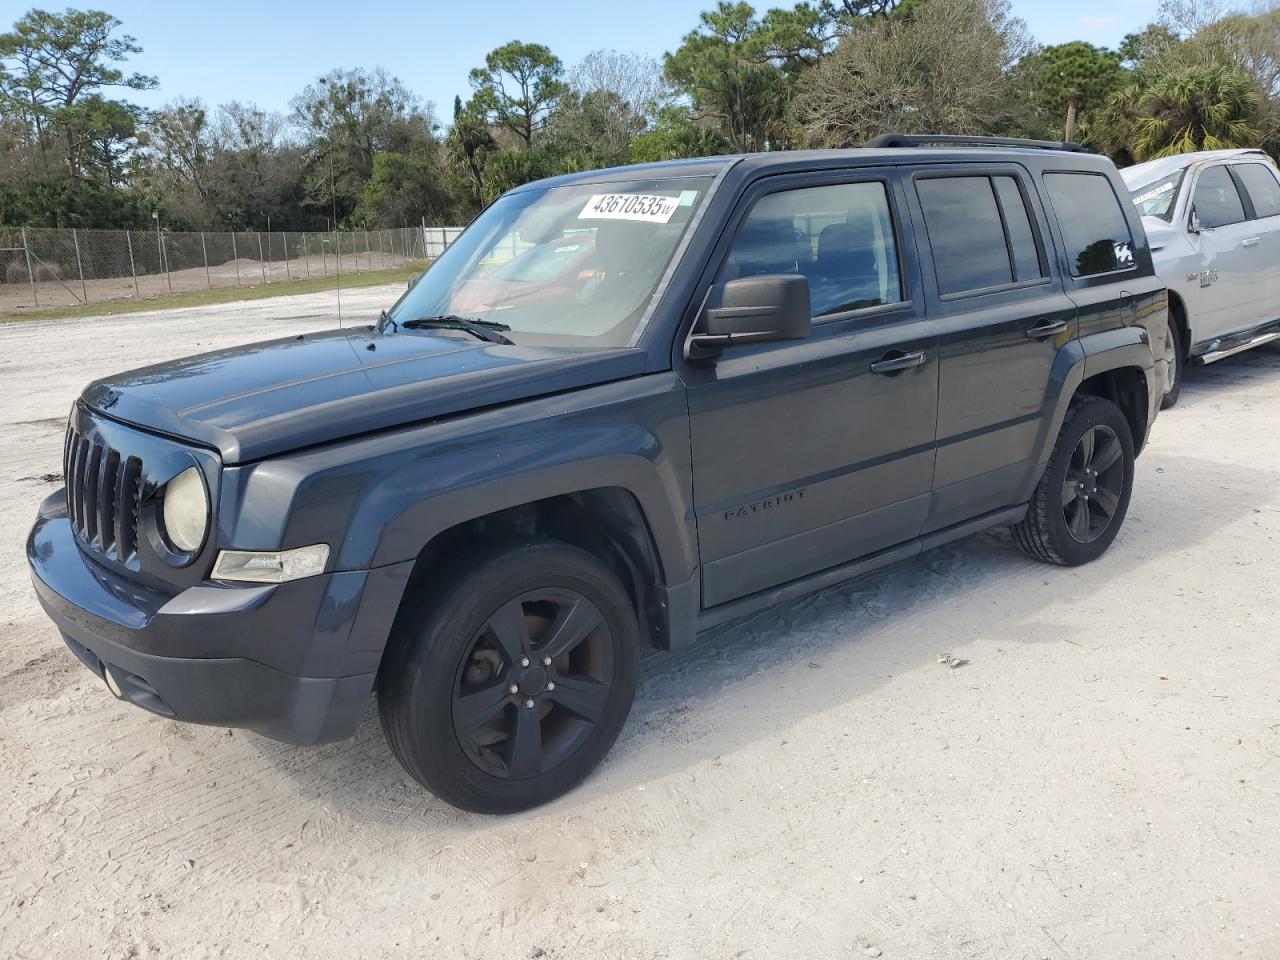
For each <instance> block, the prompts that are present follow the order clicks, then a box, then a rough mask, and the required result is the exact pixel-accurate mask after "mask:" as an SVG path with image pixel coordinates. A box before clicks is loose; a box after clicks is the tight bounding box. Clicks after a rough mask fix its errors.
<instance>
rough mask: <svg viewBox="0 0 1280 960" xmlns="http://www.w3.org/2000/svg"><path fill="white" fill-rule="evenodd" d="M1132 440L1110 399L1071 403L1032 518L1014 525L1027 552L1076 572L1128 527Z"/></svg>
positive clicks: (1032, 508)
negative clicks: (1126, 520)
mask: <svg viewBox="0 0 1280 960" xmlns="http://www.w3.org/2000/svg"><path fill="white" fill-rule="evenodd" d="M1133 461H1134V452H1133V434H1132V431H1131V430H1130V429H1129V421H1128V420H1127V419H1126V418H1125V415H1124V414H1123V413H1122V412H1121V411H1120V408H1119V407H1117V406H1116V405H1115V404H1114V403H1112V402H1111V401H1110V400H1104V399H1103V398H1101V397H1082V398H1079V399H1077V400H1075V401H1074V402H1073V403H1072V404H1071V408H1070V409H1069V410H1068V411H1067V416H1066V419H1065V420H1064V421H1063V424H1062V430H1061V431H1060V432H1059V434H1058V442H1057V443H1056V444H1055V446H1054V448H1053V454H1052V455H1051V456H1050V457H1049V463H1048V464H1047V465H1046V466H1045V471H1044V475H1043V476H1042V477H1041V478H1040V483H1039V484H1038V485H1037V486H1036V490H1035V495H1034V496H1033V497H1032V498H1031V503H1030V505H1029V506H1028V509H1027V516H1026V518H1025V519H1024V520H1023V521H1022V522H1021V523H1018V524H1016V525H1015V526H1014V528H1013V537H1014V542H1016V543H1017V544H1018V546H1019V547H1020V548H1021V549H1022V551H1023V553H1025V554H1027V555H1028V556H1029V557H1033V558H1034V559H1036V560H1042V561H1044V562H1045V563H1057V564H1062V565H1064V566H1076V565H1078V564H1081V563H1088V562H1089V561H1090V560H1095V559H1097V558H1098V557H1100V556H1101V555H1102V554H1103V553H1104V552H1105V551H1106V549H1107V547H1109V546H1110V545H1111V541H1112V540H1114V539H1115V537H1116V534H1117V533H1119V531H1120V526H1121V524H1123V523H1124V517H1125V513H1126V512H1127V510H1128V509H1129V496H1130V494H1131V493H1132V490H1133Z"/></svg>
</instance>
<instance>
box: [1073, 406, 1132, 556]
mask: <svg viewBox="0 0 1280 960" xmlns="http://www.w3.org/2000/svg"><path fill="white" fill-rule="evenodd" d="M1124 479H1125V471H1124V462H1123V450H1122V448H1121V446H1120V438H1119V437H1117V436H1116V432H1115V431H1114V430H1112V429H1111V427H1109V426H1107V425H1106V424H1104V423H1102V424H1098V425H1096V426H1093V427H1090V428H1089V429H1088V430H1086V431H1085V432H1084V435H1083V436H1081V437H1080V440H1079V441H1078V442H1077V443H1076V448H1075V450H1074V451H1072V454H1071V460H1070V463H1069V465H1068V467H1067V476H1066V479H1065V480H1063V482H1062V513H1063V517H1064V518H1065V519H1066V521H1067V531H1068V532H1069V533H1070V534H1071V536H1072V537H1073V538H1074V539H1075V540H1076V541H1078V542H1079V543H1092V542H1093V541H1094V540H1097V539H1098V538H1099V537H1100V536H1102V535H1103V534H1104V533H1106V532H1107V529H1108V528H1109V527H1110V526H1111V521H1112V520H1113V519H1115V515H1116V509H1117V508H1118V507H1119V506H1120V496H1121V494H1122V493H1123V492H1124Z"/></svg>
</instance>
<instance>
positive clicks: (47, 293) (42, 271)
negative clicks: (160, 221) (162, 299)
mask: <svg viewBox="0 0 1280 960" xmlns="http://www.w3.org/2000/svg"><path fill="white" fill-rule="evenodd" d="M461 232H462V228H461V227H403V228H398V229H393V230H341V231H332V232H327V233H302V232H297V231H283V230H282V231H271V232H243V233H211V232H206V233H179V232H174V231H170V230H159V229H157V230H79V229H71V230H67V229H54V228H46V227H0V316H3V315H13V314H21V313H24V312H30V311H32V310H43V309H48V308H50V307H68V306H75V305H77V304H87V303H103V302H105V301H108V300H124V299H137V300H142V299H146V298H148V297H159V296H165V295H167V294H171V293H182V292H184V291H189V290H217V289H224V288H231V287H245V288H247V287H260V286H263V285H264V284H271V283H282V282H286V281H289V280H302V279H306V278H312V277H328V276H334V275H335V274H341V275H342V276H349V275H353V274H362V273H373V272H375V271H378V270H387V269H391V268H393V267H402V266H404V265H406V264H408V263H412V262H414V261H422V260H431V259H433V258H435V257H438V256H439V255H440V254H441V253H443V252H444V250H445V248H446V247H448V246H449V244H451V243H453V241H454V240H455V239H456V238H457V236H458V234H460V233H461Z"/></svg>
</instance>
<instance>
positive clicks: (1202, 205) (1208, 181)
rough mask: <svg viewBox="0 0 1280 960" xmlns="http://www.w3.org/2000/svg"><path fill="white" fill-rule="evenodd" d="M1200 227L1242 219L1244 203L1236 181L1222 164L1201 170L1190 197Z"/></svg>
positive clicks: (1236, 221) (1214, 225) (1222, 225)
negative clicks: (1194, 189) (1198, 218)
mask: <svg viewBox="0 0 1280 960" xmlns="http://www.w3.org/2000/svg"><path fill="white" fill-rule="evenodd" d="M1191 202H1192V203H1194V204H1195V208H1196V214H1197V215H1198V216H1199V217H1200V226H1202V227H1225V226H1227V225H1228V224H1231V223H1239V222H1240V221H1241V220H1243V219H1244V204H1243V203H1241V202H1240V191H1239V190H1237V189H1236V182H1235V181H1234V180H1232V179H1231V174H1230V173H1228V172H1227V168H1226V167H1224V166H1216V167H1210V168H1209V169H1207V170H1204V171H1201V173H1200V176H1199V178H1198V179H1197V180H1196V192H1195V195H1194V196H1193V197H1192V201H1191Z"/></svg>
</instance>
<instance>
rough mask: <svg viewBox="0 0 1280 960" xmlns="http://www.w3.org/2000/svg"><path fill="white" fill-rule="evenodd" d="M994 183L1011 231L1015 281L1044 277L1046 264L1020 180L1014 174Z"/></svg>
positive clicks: (1009, 232)
mask: <svg viewBox="0 0 1280 960" xmlns="http://www.w3.org/2000/svg"><path fill="white" fill-rule="evenodd" d="M991 182H992V183H993V184H995V188H996V197H997V198H998V199H999V200H1000V209H1001V210H1003V211H1004V225H1005V229H1006V231H1007V232H1008V234H1009V253H1010V254H1011V255H1012V257H1013V269H1014V274H1015V277H1014V279H1015V280H1018V281H1022V280H1034V279H1036V278H1038V277H1043V276H1044V266H1043V265H1042V264H1041V263H1040V249H1039V248H1038V247H1037V246H1036V237H1035V234H1034V233H1033V232H1032V230H1031V215H1030V214H1029V213H1028V212H1027V201H1026V200H1025V199H1023V196H1022V191H1021V190H1019V189H1018V181H1017V180H1015V179H1014V178H1013V177H992V178H991Z"/></svg>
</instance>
